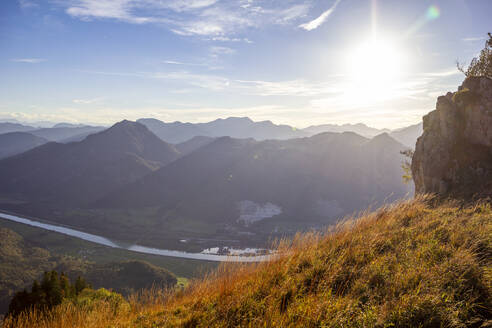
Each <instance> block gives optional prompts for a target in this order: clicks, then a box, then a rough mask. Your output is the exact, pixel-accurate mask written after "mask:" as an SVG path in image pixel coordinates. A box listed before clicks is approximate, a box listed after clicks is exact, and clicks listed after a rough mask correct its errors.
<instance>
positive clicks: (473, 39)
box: [461, 37, 487, 42]
mask: <svg viewBox="0 0 492 328" xmlns="http://www.w3.org/2000/svg"><path fill="white" fill-rule="evenodd" d="M484 40H487V38H486V37H470V38H463V39H461V41H464V42H477V41H484Z"/></svg>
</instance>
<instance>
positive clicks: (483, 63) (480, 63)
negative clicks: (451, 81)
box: [456, 33, 492, 79]
mask: <svg viewBox="0 0 492 328" xmlns="http://www.w3.org/2000/svg"><path fill="white" fill-rule="evenodd" d="M488 36H489V39H488V40H487V41H485V48H483V49H482V51H481V52H480V55H479V56H478V57H475V58H473V59H472V61H471V62H470V65H468V68H466V69H465V67H464V66H463V65H462V64H460V63H459V62H457V63H456V66H457V67H458V70H460V71H461V72H462V73H463V74H465V75H466V77H471V76H485V77H488V78H491V79H492V34H491V33H488Z"/></svg>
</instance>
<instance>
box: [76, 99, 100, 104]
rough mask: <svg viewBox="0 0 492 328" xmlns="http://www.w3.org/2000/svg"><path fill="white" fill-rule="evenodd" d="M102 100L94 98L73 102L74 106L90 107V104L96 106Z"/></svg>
mask: <svg viewBox="0 0 492 328" xmlns="http://www.w3.org/2000/svg"><path fill="white" fill-rule="evenodd" d="M101 100H102V98H93V99H73V100H72V102H73V103H74V104H81V105H89V104H94V103H97V102H99V101H101Z"/></svg>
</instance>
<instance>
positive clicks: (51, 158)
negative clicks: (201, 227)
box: [0, 121, 179, 206]
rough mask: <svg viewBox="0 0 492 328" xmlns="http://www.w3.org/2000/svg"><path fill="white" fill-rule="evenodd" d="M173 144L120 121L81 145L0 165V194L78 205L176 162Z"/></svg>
mask: <svg viewBox="0 0 492 328" xmlns="http://www.w3.org/2000/svg"><path fill="white" fill-rule="evenodd" d="M178 155H179V153H178V151H177V150H176V149H175V148H174V146H172V145H170V144H168V143H165V142H163V141H162V140H161V139H159V138H158V137H156V136H155V135H154V134H153V133H152V132H150V131H149V130H148V129H147V128H146V127H145V126H143V125H141V124H139V123H135V122H129V121H122V122H119V123H117V124H115V125H114V126H112V127H111V128H109V129H107V130H105V131H102V132H99V133H96V134H93V135H90V136H88V137H87V138H86V139H84V140H83V141H81V142H74V143H69V144H59V143H56V142H50V143H47V144H45V145H42V146H40V147H37V148H35V149H32V150H30V151H28V152H25V153H23V154H20V155H18V156H15V157H11V158H7V159H4V160H2V161H0V180H1V181H2V183H1V185H0V193H2V194H4V195H5V194H6V195H15V196H16V197H21V198H24V199H26V200H28V201H31V202H38V203H39V202H46V203H48V204H57V205H63V206H78V205H81V204H85V203H86V202H90V201H93V200H95V199H98V198H99V197H101V196H103V195H104V194H106V193H107V192H109V191H112V190H115V189H116V188H118V187H120V186H122V185H124V184H126V183H129V182H132V181H134V180H136V179H138V178H140V177H142V176H144V175H145V174H148V173H149V172H152V171H153V170H156V169H158V168H160V167H162V166H164V165H166V164H168V163H170V162H172V161H173V160H175V159H176V158H178Z"/></svg>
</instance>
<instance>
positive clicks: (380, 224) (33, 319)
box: [6, 199, 492, 327]
mask: <svg viewBox="0 0 492 328" xmlns="http://www.w3.org/2000/svg"><path fill="white" fill-rule="evenodd" d="M279 251H280V253H281V254H283V255H281V256H279V257H278V258H277V259H276V260H274V261H271V262H268V263H262V264H257V265H226V266H223V267H221V268H220V269H219V270H218V271H217V272H216V273H214V274H213V275H210V276H209V277H207V278H205V279H203V280H201V281H195V282H193V283H192V284H191V285H190V286H189V287H188V288H186V289H185V290H182V291H181V290H180V291H170V292H165V291H158V290H157V291H156V290H155V291H153V292H148V293H146V294H145V295H143V296H141V297H140V298H136V297H135V298H133V299H131V301H130V307H127V308H125V309H122V310H119V311H114V309H112V308H111V306H110V305H109V304H105V303H104V302H103V303H101V305H100V306H97V307H95V308H84V307H81V306H74V305H63V306H61V307H59V308H57V309H55V311H54V312H53V313H51V314H50V315H48V316H41V315H39V314H30V315H28V316H25V317H23V318H20V319H19V321H18V322H15V323H12V322H7V323H6V327H14V326H15V327H64V326H67V325H70V326H71V327H109V326H111V327H175V326H177V327H238V326H243V327H299V326H301V327H443V326H444V327H465V326H466V327H483V326H490V325H491V324H492V322H491V321H490V318H491V317H492V310H491V309H492V297H491V295H492V284H491V282H492V206H491V204H490V203H486V202H483V203H476V204H473V205H468V206H459V205H458V204H454V203H446V204H441V205H439V206H434V205H432V201H431V200H429V199H427V200H425V199H419V200H414V201H409V202H405V203H400V204H398V205H394V206H391V207H387V208H383V209H380V210H378V211H376V212H374V213H369V214H367V215H364V216H363V217H362V218H361V219H360V220H358V221H348V222H346V223H345V224H343V225H339V226H338V227H336V228H334V229H333V230H332V231H331V233H328V234H325V235H316V234H307V235H299V236H298V237H297V238H295V239H294V241H293V242H289V243H287V242H284V243H281V245H280V249H279ZM487 320H489V321H487Z"/></svg>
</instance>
